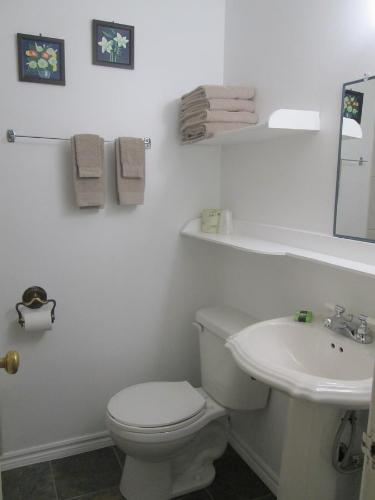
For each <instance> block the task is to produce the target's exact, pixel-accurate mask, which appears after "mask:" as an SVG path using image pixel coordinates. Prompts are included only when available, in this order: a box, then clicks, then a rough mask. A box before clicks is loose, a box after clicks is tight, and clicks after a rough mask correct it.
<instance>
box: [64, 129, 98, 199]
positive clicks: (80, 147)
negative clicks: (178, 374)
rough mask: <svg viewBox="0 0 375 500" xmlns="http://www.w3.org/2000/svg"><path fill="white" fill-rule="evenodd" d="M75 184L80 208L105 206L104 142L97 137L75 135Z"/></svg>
mask: <svg viewBox="0 0 375 500" xmlns="http://www.w3.org/2000/svg"><path fill="white" fill-rule="evenodd" d="M71 147H72V160H73V162H72V163H73V184H74V192H75V197H76V203H77V205H78V207H80V208H86V207H96V208H103V206H104V177H103V162H104V140H103V139H102V138H101V137H99V136H96V135H94V136H93V135H91V134H82V135H75V136H74V137H72V139H71Z"/></svg>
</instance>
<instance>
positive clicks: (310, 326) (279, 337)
mask: <svg viewBox="0 0 375 500" xmlns="http://www.w3.org/2000/svg"><path fill="white" fill-rule="evenodd" d="M226 345H227V347H228V348H229V349H230V350H231V352H232V354H233V357H234V359H235V360H236V362H237V364H238V365H239V366H240V368H241V369H242V370H244V371H245V372H247V373H248V374H249V375H251V376H253V377H255V378H256V379H257V380H260V381H262V382H265V383H266V384H268V385H270V386H271V387H274V388H276V389H279V390H281V391H283V392H286V393H287V394H289V395H290V396H292V397H294V398H303V399H307V400H310V401H315V402H319V403H330V404H336V405H344V406H346V407H349V408H368V406H369V402H370V400H371V389H372V375H373V366H374V360H375V342H373V343H372V344H367V345H363V344H358V343H356V342H354V341H353V340H351V339H350V338H348V337H345V336H343V335H341V334H339V333H336V332H333V331H331V330H329V329H328V328H326V327H325V326H324V325H323V320H322V318H317V319H316V320H315V321H314V322H313V323H297V322H296V321H294V320H293V318H279V319H273V320H270V321H263V322H261V323H256V324H254V325H251V326H249V327H247V328H245V329H244V330H241V331H240V332H239V333H237V334H235V335H233V336H232V337H230V338H229V339H228V341H227V344H226Z"/></svg>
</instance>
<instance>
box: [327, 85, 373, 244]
mask: <svg viewBox="0 0 375 500" xmlns="http://www.w3.org/2000/svg"><path fill="white" fill-rule="evenodd" d="M341 106H342V107H341V117H340V120H341V127H340V143H339V156H338V168H337V185H336V204H335V225H334V231H333V232H334V235H335V236H340V237H343V238H351V239H359V240H365V241H373V242H375V165H374V162H373V157H374V153H375V77H371V78H368V79H362V80H357V81H354V82H349V83H345V84H344V86H343V95H342V105H341Z"/></svg>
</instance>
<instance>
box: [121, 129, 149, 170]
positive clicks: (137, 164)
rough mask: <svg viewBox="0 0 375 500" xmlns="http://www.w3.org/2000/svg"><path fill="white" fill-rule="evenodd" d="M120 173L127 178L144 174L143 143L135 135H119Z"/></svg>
mask: <svg viewBox="0 0 375 500" xmlns="http://www.w3.org/2000/svg"><path fill="white" fill-rule="evenodd" d="M118 142H119V148H120V161H121V175H122V177H128V178H129V179H142V178H143V177H144V176H145V161H146V160H145V143H144V141H143V139H138V138H135V137H119V139H118Z"/></svg>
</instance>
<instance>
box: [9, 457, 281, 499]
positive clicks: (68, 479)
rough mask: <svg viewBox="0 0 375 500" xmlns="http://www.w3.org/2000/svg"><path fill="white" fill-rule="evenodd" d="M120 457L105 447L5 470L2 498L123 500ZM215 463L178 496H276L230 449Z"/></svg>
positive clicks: (271, 497) (123, 458) (223, 497)
mask: <svg viewBox="0 0 375 500" xmlns="http://www.w3.org/2000/svg"><path fill="white" fill-rule="evenodd" d="M124 460H125V456H124V454H123V453H122V452H121V451H120V450H118V449H117V448H115V447H109V448H102V449H101V450H96V451H90V452H88V453H81V454H80V455H75V456H72V457H67V458H61V459H59V460H52V461H51V462H43V463H40V464H35V465H28V466H26V467H20V468H19V469H13V470H10V471H6V472H3V474H2V480H3V496H4V500H73V499H74V500H123V498H124V497H123V496H122V495H121V494H120V492H119V489H118V485H119V482H120V477H121V470H122V465H123V463H124ZM215 466H216V479H215V481H214V482H213V483H212V484H211V486H209V487H208V488H206V489H204V490H201V491H197V492H194V493H190V494H189V495H184V496H182V497H179V499H178V500H276V499H275V497H274V496H273V495H272V494H271V493H270V491H269V490H268V488H267V487H266V486H265V485H264V483H262V481H261V480H260V479H259V478H258V477H257V476H256V475H255V474H254V472H253V471H252V470H251V469H250V468H249V467H248V466H247V465H246V464H245V462H244V461H243V460H242V459H241V458H240V457H239V456H238V455H237V453H236V452H235V451H234V450H233V449H232V448H231V447H228V448H227V450H226V452H225V453H224V455H223V456H222V457H221V458H219V460H217V461H216V462H215Z"/></svg>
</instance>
